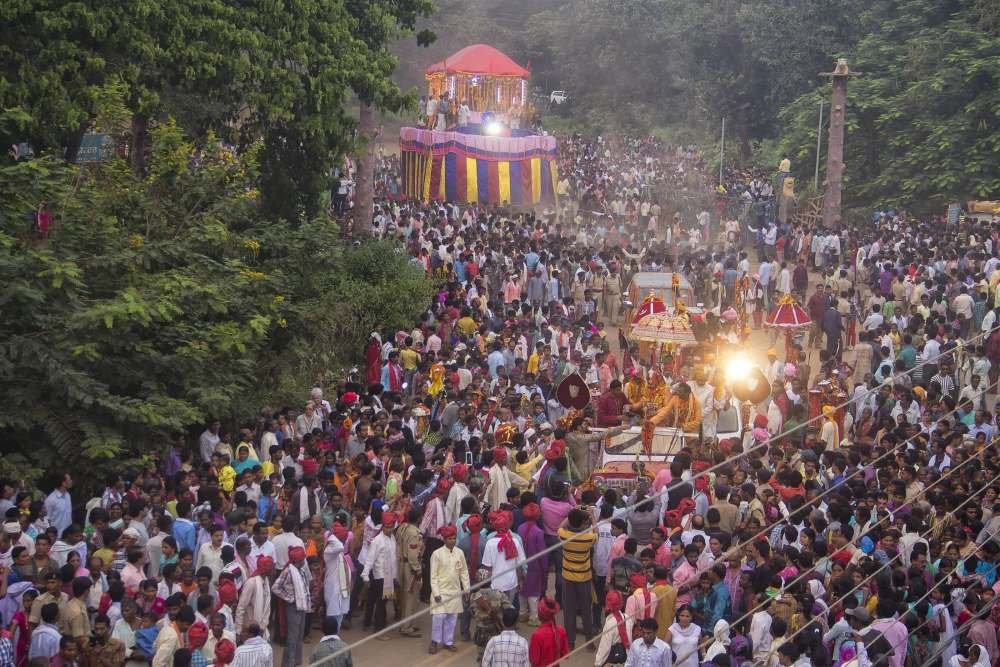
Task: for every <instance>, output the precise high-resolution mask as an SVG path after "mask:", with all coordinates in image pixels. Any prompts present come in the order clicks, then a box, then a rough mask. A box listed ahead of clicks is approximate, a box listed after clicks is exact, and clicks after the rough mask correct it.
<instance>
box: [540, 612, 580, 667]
mask: <svg viewBox="0 0 1000 667" xmlns="http://www.w3.org/2000/svg"><path fill="white" fill-rule="evenodd" d="M587 611H588V613H589V612H590V610H589V609H588V610H587ZM558 613H559V603H558V602H556V601H555V600H553V599H551V598H548V597H544V598H542V599H541V600H539V601H538V620H539V621H541V622H542V624H541V625H540V626H539V627H538V629H537V630H535V631H534V632H533V633H531V641H530V642H529V644H528V659H529V660H530V661H531V667H548V666H549V665H551V666H552V667H558V665H559V660H560V658H564V657H566V656H567V655H569V652H570V646H569V642H568V641H567V639H566V629H565V628H563V627H562V626H561V625H559V624H558V623H556V614H558Z"/></svg>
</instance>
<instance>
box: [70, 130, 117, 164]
mask: <svg viewBox="0 0 1000 667" xmlns="http://www.w3.org/2000/svg"><path fill="white" fill-rule="evenodd" d="M114 156H115V144H114V142H113V141H111V137H109V136H108V135H106V134H97V133H91V134H85V135H83V140H82V141H81V142H80V151H79V152H78V153H77V154H76V161H77V162H80V163H86V162H105V161H107V160H110V159H112V158H113V157H114Z"/></svg>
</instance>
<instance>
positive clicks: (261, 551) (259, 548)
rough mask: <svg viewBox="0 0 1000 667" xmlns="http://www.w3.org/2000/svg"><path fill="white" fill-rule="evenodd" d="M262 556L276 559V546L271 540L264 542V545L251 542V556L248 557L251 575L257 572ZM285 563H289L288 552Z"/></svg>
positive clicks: (286, 552)
mask: <svg viewBox="0 0 1000 667" xmlns="http://www.w3.org/2000/svg"><path fill="white" fill-rule="evenodd" d="M261 556H268V557H269V558H272V559H275V548H274V544H272V543H271V540H264V544H257V543H256V542H255V541H254V540H250V554H249V555H248V556H247V565H248V566H249V567H250V572H251V573H253V572H256V571H257V559H258V558H260V557H261ZM275 560H277V559H275ZM285 562H286V563H287V562H288V551H287V550H286V551H285Z"/></svg>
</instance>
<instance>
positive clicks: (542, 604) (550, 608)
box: [538, 597, 559, 623]
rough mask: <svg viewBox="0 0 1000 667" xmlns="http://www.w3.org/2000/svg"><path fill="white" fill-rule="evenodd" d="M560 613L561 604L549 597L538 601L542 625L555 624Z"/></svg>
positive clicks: (539, 617) (539, 618)
mask: <svg viewBox="0 0 1000 667" xmlns="http://www.w3.org/2000/svg"><path fill="white" fill-rule="evenodd" d="M558 613H559V603H558V602H556V601H555V600H553V599H552V598H549V597H543V598H541V599H539V600H538V620H539V621H541V622H542V623H554V622H555V620H556V614H558Z"/></svg>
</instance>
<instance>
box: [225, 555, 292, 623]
mask: <svg viewBox="0 0 1000 667" xmlns="http://www.w3.org/2000/svg"><path fill="white" fill-rule="evenodd" d="M299 548H301V547H299ZM302 553H303V554H305V550H303V551H302ZM288 559H289V560H291V559H292V550H291V549H289V550H288ZM216 592H217V593H218V594H219V609H221V608H222V605H224V604H233V603H234V602H236V600H238V599H239V594H238V593H237V592H236V584H235V583H234V582H233V580H232V579H221V580H220V581H219V585H218V587H217V588H216ZM217 611H218V610H217Z"/></svg>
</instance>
